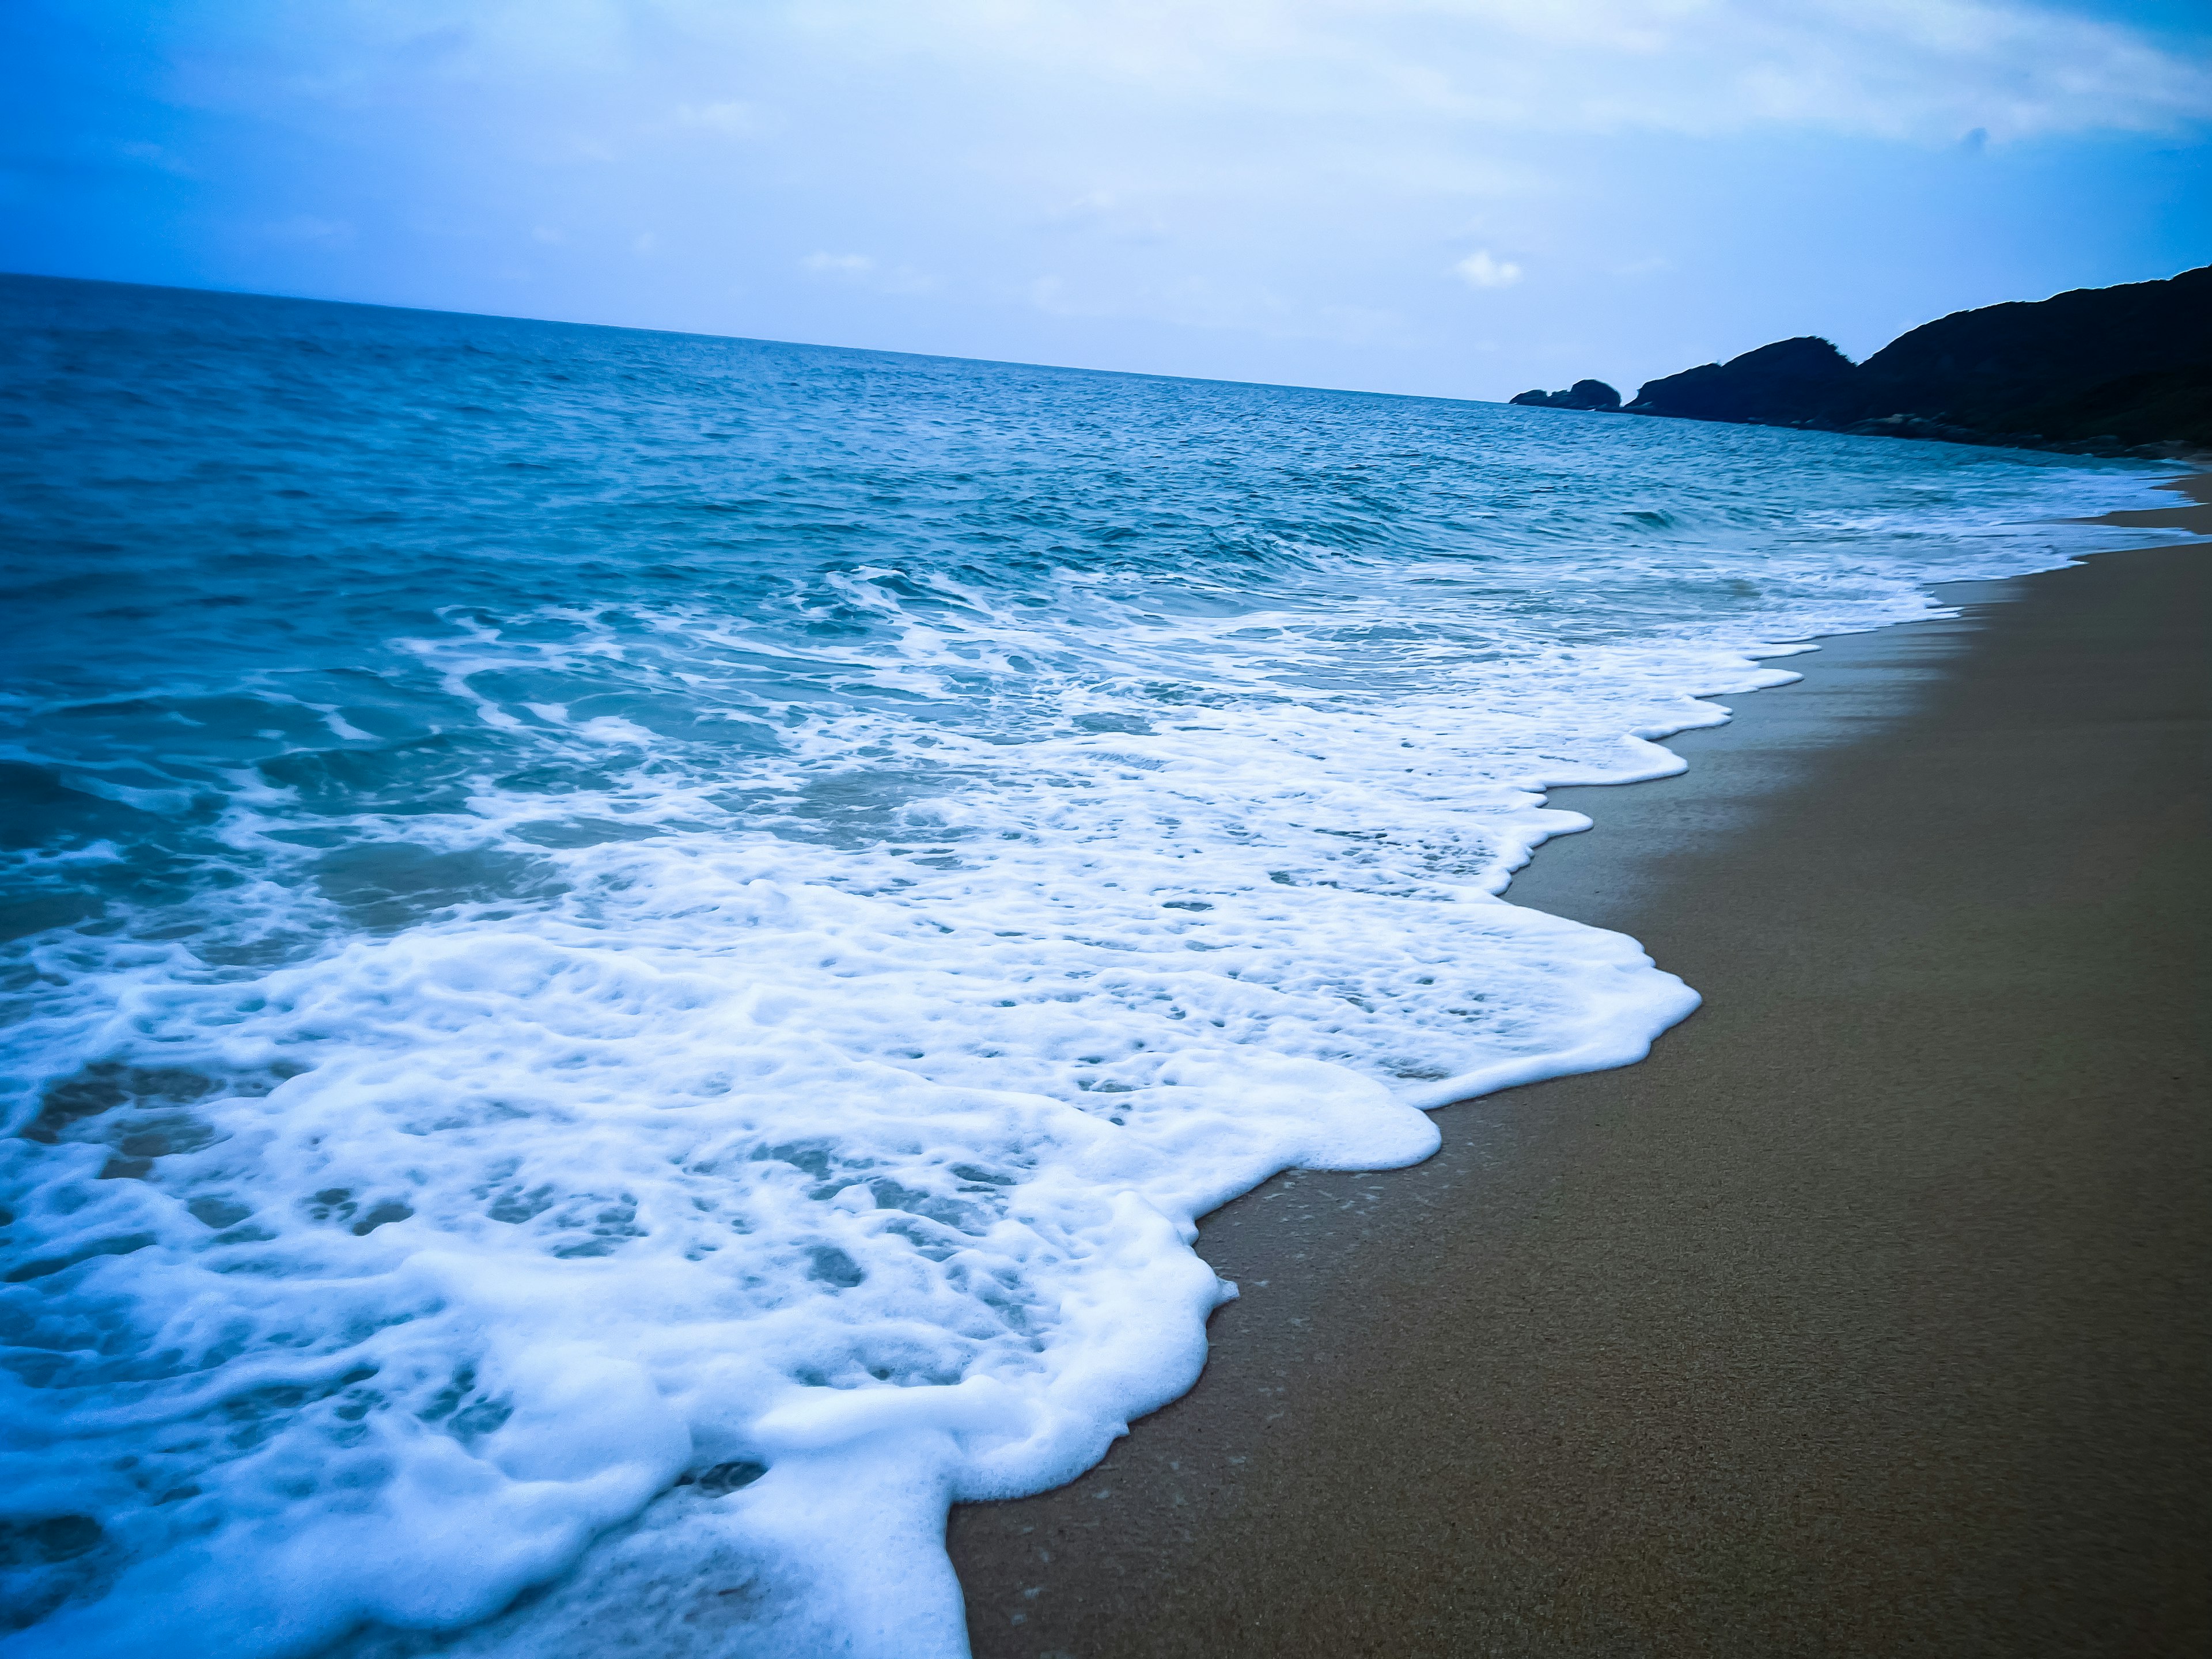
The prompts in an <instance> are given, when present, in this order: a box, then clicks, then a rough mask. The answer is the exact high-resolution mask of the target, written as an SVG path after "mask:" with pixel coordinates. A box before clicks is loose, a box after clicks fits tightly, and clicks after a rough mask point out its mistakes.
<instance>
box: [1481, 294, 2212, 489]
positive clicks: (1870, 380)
mask: <svg viewBox="0 0 2212 1659" xmlns="http://www.w3.org/2000/svg"><path fill="white" fill-rule="evenodd" d="M1585 386H1596V387H1597V388H1598V389H1599V390H1600V391H1601V392H1606V393H1607V394H1608V395H1609V394H1610V393H1611V392H1612V388H1611V387H1609V386H1602V385H1601V383H1599V382H1596V381H1592V380H1583V381H1578V382H1577V384H1576V386H1575V387H1574V390H1573V392H1554V393H1550V394H1546V393H1542V392H1523V393H1522V395H1521V396H1520V397H1518V398H1515V399H1513V401H1514V402H1515V403H1516V404H1541V405H1542V406H1544V407H1546V408H1550V409H1562V408H1564V409H1586V408H1605V407H1612V406H1613V405H1611V404H1589V403H1580V402H1562V401H1561V399H1562V398H1572V397H1574V395H1575V394H1576V393H1578V392H1581V391H1582V390H1583V387H1585ZM1628 412H1629V413H1631V414H1634V415H1659V416H1674V417H1676V418H1679V419H1685V420H1697V421H1733V422H1740V423H1743V424H1748V425H1759V426H1801V427H1814V428H1822V429H1825V430H1828V431H1833V432H1855V433H1864V434H1869V435H1889V436H1898V437H1912V438H1935V439H1940V440H1942V441H1948V442H1952V443H1979V444H2004V445H2012V446H2018V447H2027V448H2041V449H2059V450H2067V451H2073V452H2077V453H2099V454H2130V453H2168V452H2171V451H2174V450H2182V449H2212V265H2208V266H2203V267H2201V268H2199V269H2197V270H2187V271H2184V272H2183V273H2182V274H2181V275H2179V276H2174V277H2170V278H2168V279H2166V281H2163V282H2155V283H2125V284H2124V285H2122V286H2119V287H2117V288H2104V289H2073V290H2071V291H2070V292H2068V293H2065V294H2060V295H2055V296H2053V297H2052V298H2051V299H2048V300H2039V301H2032V302H2030V301H2017V302H2011V303H2007V304H2004V305H1995V306H1984V307H1981V308H1980V309H1979V310H1976V311H1961V312H1955V313H1953V314H1952V315H1950V316H1948V317H1944V318H1941V319H1937V320H1936V321H1935V322H1932V323H1927V324H1923V325H1921V326H1920V327H1918V328H1916V329H1914V330H1912V331H1911V332H1910V333H1906V334H1903V335H1900V336H1899V337H1898V338H1896V339H1895V340H1893V341H1892V342H1891V343H1889V344H1887V345H1886V346H1884V347H1883V348H1882V349H1881V350H1880V351H1877V352H1875V354H1874V356H1871V357H1869V358H1868V359H1867V360H1866V362H1863V363H1857V364H1855V363H1853V362H1851V361H1850V358H1848V357H1846V356H1844V354H1843V353H1842V352H1840V351H1838V350H1837V349H1836V348H1835V347H1834V346H1833V345H1832V344H1830V343H1828V342H1827V341H1826V340H1823V339H1820V338H1819V337H1814V336H1805V337H1800V338H1797V339H1792V340H1780V341H1777V342H1776V343H1774V344H1772V345H1765V346H1761V347H1759V349H1757V350H1755V351H1747V352H1745V353H1744V354H1743V355H1742V356H1740V357H1733V358H1730V359H1729V361H1728V362H1725V363H1707V364H1705V365H1704V366H1703V367H1702V368H1692V369H1686V370H1684V371H1683V372H1682V373H1681V374H1668V375H1665V376H1662V378H1660V379H1658V380H1647V381H1645V382H1644V385H1643V386H1642V387H1641V388H1640V389H1639V390H1638V392H1637V394H1636V398H1635V401H1634V402H1633V403H1632V404H1629V405H1628Z"/></svg>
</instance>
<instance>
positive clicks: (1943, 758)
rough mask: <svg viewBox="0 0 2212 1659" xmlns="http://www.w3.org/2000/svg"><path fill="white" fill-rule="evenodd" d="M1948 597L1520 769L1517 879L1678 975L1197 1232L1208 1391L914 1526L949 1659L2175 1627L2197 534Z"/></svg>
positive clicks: (2193, 946) (2200, 1270)
mask: <svg viewBox="0 0 2212 1659" xmlns="http://www.w3.org/2000/svg"><path fill="white" fill-rule="evenodd" d="M2194 486H2195V487H2194V488H2193V489H2192V490H2191V495H2192V496H2193V498H2194V499H2196V500H2197V501H2205V500H2207V499H2208V498H2212V497H2209V496H2208V492H2207V490H2206V489H2205V487H2204V486H2205V481H2204V480H2203V479H2199V480H2196V481H2194ZM2177 507H2178V511H2179V513H2184V514H2185V513H2191V512H2192V511H2195V512H2196V513H2198V514H2199V516H2201V514H2202V511H2203V509H2202V508H2198V509H2190V508H2187V507H2179V504H2177ZM2128 516H2129V517H2130V520H2134V521H2135V522H2137V523H2140V522H2142V520H2143V518H2144V515H2142V514H2132V515H2128ZM2171 522H2172V523H2173V525H2174V526H2175V527H2177V528H2195V527H2197V526H2195V525H2192V524H2191V522H2190V520H2188V519H2186V518H2182V517H2177V518H2175V519H2173V520H2171ZM1945 597H1946V599H1948V601H1950V602H1952V603H1955V604H1958V605H1960V606H1961V607H1962V614H1961V615H1960V617H1957V618H1956V619H1955V620H1943V621H1931V622H1927V623H1911V624H1906V625H1903V626H1900V627H1897V628H1893V629H1887V630H1885V631H1883V632H1881V633H1879V634H1873V635H1857V636H1851V637H1849V638H1845V639H1843V640H1838V641H1831V642H1829V643H1828V644H1827V645H1826V646H1825V647H1823V648H1822V649H1821V650H1820V652H1819V653H1815V654H1813V655H1809V656H1807V657H1804V658H1801V659H1795V660H1794V661H1792V662H1791V663H1790V666H1791V667H1794V668H1798V669H1802V671H1804V673H1805V675H1806V678H1805V679H1804V680H1803V681H1802V682H1801V683H1799V684H1796V685H1792V686H1789V687H1784V688H1780V689H1778V690H1771V691H1767V692H1762V693H1759V694H1757V695H1756V696H1746V697H1742V698H1740V699H1735V700H1734V706H1735V708H1736V710H1737V719H1736V720H1735V721H1734V722H1733V723H1731V724H1730V725H1729V726H1725V727H1723V728H1719V729H1717V730H1714V731H1710V732H1696V733H1691V734H1687V735H1686V736H1684V737H1682V738H1677V739H1675V740H1674V746H1676V747H1677V748H1679V749H1680V751H1681V752H1683V753H1684V754H1685V755H1686V757H1688V758H1689V760H1690V762H1691V770H1690V771H1689V773H1688V774H1687V775H1685V776H1682V777H1680V778H1676V779H1673V780H1668V781H1663V782H1660V783H1654V784H1644V785H1638V786H1634V787H1625V788H1618V789H1608V790H1571V789H1570V790H1561V791H1559V792H1557V793H1555V795H1554V797H1553V801H1554V804H1556V805H1564V806H1570V807H1573V808H1575V809H1577V810H1578V811H1586V812H1588V813H1589V814H1590V815H1591V816H1592V817H1594V818H1595V820H1596V826H1597V827H1596V829H1595V830H1594V831H1593V832H1591V833H1590V834H1589V835H1585V836H1577V837H1571V838H1569V839H1566V840H1564V841H1559V842H1553V843H1552V844H1551V845H1550V846H1547V848H1544V849H1542V850H1541V852H1540V853H1539V854H1538V855H1537V858H1536V860H1535V862H1534V864H1533V865H1532V866H1531V867H1530V868H1529V869H1528V870H1527V871H1524V872H1522V875H1521V876H1520V878H1517V879H1516V883H1515V884H1514V886H1513V889H1512V890H1511V893H1510V897H1511V898H1512V900H1513V901H1515V902H1520V903H1523V904H1528V905H1531V906H1534V907H1535V908H1541V909H1544V910H1547V911H1552V912H1556V913H1560V914H1565V915H1570V916H1573V917H1576V918H1578V919H1581V920H1584V921H1592V922H1595V923H1598V924H1600V925H1602V926H1606V927H1614V928H1618V929H1620V930H1623V931H1625V932H1627V933H1632V934H1633V935H1634V936H1635V937H1636V938H1638V939H1640V940H1642V941H1643V942H1644V945H1646V947H1647V948H1648V949H1649V950H1650V951H1651V952H1652V954H1653V956H1654V957H1656V960H1657V961H1658V962H1659V963H1660V964H1661V965H1662V967H1665V968H1668V969H1671V970H1673V971H1674V972H1676V973H1679V974H1680V975H1682V976H1683V977H1684V978H1685V979H1686V980H1687V981H1689V982H1690V983H1691V984H1692V985H1694V986H1696V987H1698V988H1699V990H1700V991H1702V992H1703V993H1704V994H1705V999H1706V1001H1705V1007H1704V1008H1703V1009H1702V1010H1701V1011H1700V1012H1699V1013H1698V1014H1696V1015H1695V1016H1693V1017H1692V1018H1691V1019H1690V1020H1689V1021H1687V1022H1686V1023H1685V1024H1683V1025H1682V1026H1680V1027H1679V1028H1677V1029H1676V1030H1674V1032H1672V1033H1670V1034H1669V1035H1668V1036H1667V1037H1665V1038H1664V1039H1662V1042H1660V1044H1659V1045H1658V1047H1657V1048H1656V1050H1655V1052H1654V1053H1653V1054H1652V1057H1651V1058H1650V1060H1648V1061H1646V1062H1645V1063H1644V1064H1643V1065H1640V1066H1634V1067H1632V1068H1629V1069H1627V1070H1625V1071H1620V1072H1612V1073H1601V1074H1598V1075H1594V1076H1587V1077H1578V1078H1570V1079H1561V1080H1559V1081H1555V1082H1551V1083H1546V1084H1541V1085H1534V1086H1532V1087H1529V1088H1525V1089H1521V1090H1516V1091H1510V1092H1508V1093H1505V1094H1501V1095H1498V1096H1494V1097H1488V1098H1485V1099H1481V1100H1478V1101H1474V1102H1471V1103H1466V1104H1463V1105H1461V1106H1456V1107H1452V1108H1449V1109H1445V1110H1444V1111H1443V1112H1442V1113H1440V1114H1439V1121H1440V1123H1441V1126H1442V1127H1443V1133H1444V1147H1443V1151H1442V1152H1440V1153H1439V1154H1438V1155H1437V1157H1436V1158H1433V1159H1431V1160H1430V1161H1429V1162H1428V1163H1426V1164H1422V1165H1420V1166H1419V1167H1417V1168H1414V1169H1412V1170H1403V1171H1399V1172H1395V1173H1390V1174H1383V1175H1371V1176H1349V1175H1330V1174H1304V1175H1297V1176H1288V1177H1284V1178H1279V1179H1278V1180H1276V1181H1273V1182H1269V1183H1267V1185H1266V1186H1264V1187H1262V1188H1260V1189H1259V1190H1257V1191H1255V1192H1254V1193H1252V1194H1249V1195H1247V1196H1246V1197H1244V1198H1243V1199H1241V1200H1237V1202H1236V1203H1234V1204H1231V1206H1227V1207H1226V1208H1225V1209H1224V1210H1222V1211H1221V1212H1218V1213H1217V1214H1216V1215H1214V1216H1213V1217H1212V1218H1210V1220H1209V1221H1208V1222H1207V1223H1206V1226H1205V1229H1204V1233H1203V1237H1202V1238H1201V1241H1200V1249H1201V1251H1202V1252H1203V1254H1204V1255H1206V1258H1207V1259H1208V1260H1209V1261H1211V1262H1212V1263H1213V1264H1214V1265H1215V1266H1216V1267H1217V1268H1218V1271H1219V1272H1220V1273H1222V1274H1223V1275H1224V1276H1225V1277H1226V1278H1229V1279H1234V1280H1237V1282H1238V1283H1239V1284H1240V1285H1241V1286H1242V1291H1243V1294H1242V1297H1241V1298H1240V1299H1239V1300H1237V1302H1234V1303H1232V1304H1230V1305H1228V1306H1227V1307H1226V1308H1225V1309H1224V1310H1222V1311H1221V1312H1220V1313H1219V1314H1218V1316H1216V1317H1215V1319H1214V1321H1213V1323H1212V1343H1213V1348H1212V1358H1211V1361H1210V1363H1209V1365H1208V1368H1207V1370H1206V1375H1205V1376H1204V1377H1203V1379H1202V1380H1201V1381H1200V1383H1199V1385H1198V1387H1197V1388H1196V1389H1194V1391H1193V1392H1192V1393H1191V1394H1190V1395H1188V1396H1187V1397H1186V1398H1184V1399H1183V1400H1182V1401H1178V1402H1176V1404H1174V1405H1172V1406H1170V1407H1168V1408H1167V1409H1165V1410H1164V1411H1162V1412H1160V1413H1157V1414H1156V1415H1154V1416H1153V1417H1152V1418H1150V1419H1146V1421H1144V1422H1142V1423H1140V1424H1139V1425H1136V1427H1135V1429H1134V1431H1133V1433H1132V1434H1131V1435H1130V1436H1129V1437H1127V1438H1126V1439H1124V1440H1123V1441H1121V1443H1119V1444H1118V1445H1117V1447H1116V1448H1115V1450H1114V1452H1113V1453H1112V1454H1111V1455H1109V1457H1108V1458H1107V1459H1106V1461H1105V1462H1103V1464H1101V1465H1100V1466H1099V1467H1098V1468H1097V1469H1095V1470H1093V1471H1092V1472H1091V1474H1088V1475H1086V1476H1085V1477H1084V1478H1083V1479H1082V1480H1079V1481H1077V1482H1075V1483H1074V1484H1073V1485H1072V1486H1066V1487H1064V1488H1062V1489H1060V1490H1059V1491H1056V1492H1051V1493H1048V1494H1046V1495H1045V1496H1042V1497H1040V1498H1033V1499H1029V1500H1025V1501H1023V1502H1020V1503H1014V1504H994V1505H986V1506H975V1507H969V1508H963V1509H961V1510H956V1511H955V1513H954V1516H953V1519H952V1522H951V1551H952V1555H953V1559H954V1561H955V1564H956V1565H957V1567H958V1569H959V1572H960V1575H961V1578H962V1581H963V1583H964V1585H965V1586H966V1588H967V1593H968V1597H969V1623H970V1629H971V1632H972V1638H973V1642H974V1645H975V1652H976V1653H977V1654H978V1655H980V1656H984V1659H1000V1656H1017V1655H1018V1656H1023V1659H1035V1656H1070V1659H1112V1656H1138V1655H1146V1656H1155V1655H1157V1656H1169V1655H1200V1654H1204V1655H1210V1656H1220V1655H1225V1654H1255V1655H1258V1654H1271V1655H1272V1654H1286V1655H1315V1656H1321V1655H1330V1656H1340V1655H1352V1654H1378V1655H1379V1654H1389V1655H1394V1656H1408V1655H1448V1654H1449V1655H1467V1654H1477V1653H1481V1654H1522V1653H1527V1654H1574V1655H1583V1654H1592V1655H1595V1654H1606V1655H1611V1654H1621V1655H1630V1654H1638V1655H1641V1654H1655V1655H1656V1654H1665V1655H1704V1654H1744V1655H1778V1654H1868V1655H1906V1654H1928V1655H1944V1656H1959V1655H1969V1654H1992V1655H1996V1654H2005V1655H2023V1654H2046V1653H2048V1654H2057V1653H2066V1654H2113V1655H2118V1654H2129V1655H2163V1654H2173V1655H2181V1654H2191V1655H2194V1654H2201V1653H2203V1652H2204V1651H2205V1650H2206V1649H2207V1646H2208V1644H2209V1643H2212V1605H2208V1586H2212V1409H2208V1408H2212V1113H2208V1109H2207V1091H2206V1088H2205V1082H2206V1066H2205V1043H2204V1037H2205V1031H2206V1026H2205V1012H2206V1006H2207V1005H2206V995H2205V994H2206V988H2207V985H2206V959H2207V941H2208V939H2212V863H2208V860H2207V859H2206V856H2205V854H2206V829H2207V824H2208V814H2207V808H2208V804H2212V803H2208V786H2207V775H2206V767H2205V764H2204V761H2205V740H2206V737H2207V731H2208V712H2212V710H2209V708H2208V704H2212V698H2208V691H2212V672H2209V671H2208V665H2212V652H2208V646H2209V645H2212V641H2208V638H2207V629H2206V623H2207V620H2208V603H2207V601H2208V598H2212V552H2208V550H2205V549H2203V548H2200V547H2176V548H2166V549H2148V550H2130V551H2125V552H2118V553H2112V554H2108V555H2105V556H2100V557H2097V558H2095V559H2093V560H2091V561H2089V562H2087V563H2086V564H2084V565H2081V566H2078V567H2075V568H2070V569H2066V570H2061V571H2057V572H2052V573H2050V574H2044V575H2039V576H2033V577H2029V578H2025V579H2021V580H2015V581H2010V582H2005V583H1999V584H1987V585H1974V586H1961V587H1958V588H1954V589H1949V590H1945Z"/></svg>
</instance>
